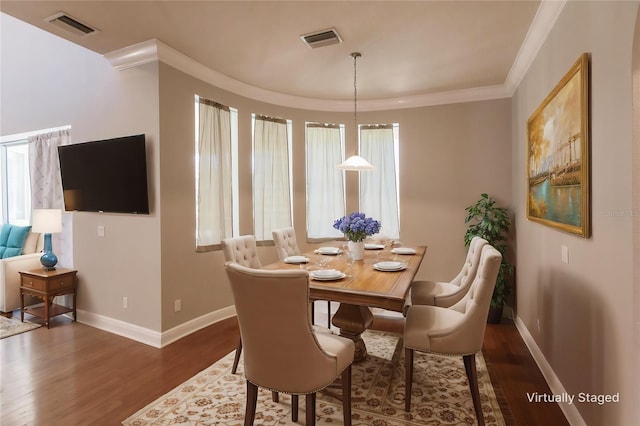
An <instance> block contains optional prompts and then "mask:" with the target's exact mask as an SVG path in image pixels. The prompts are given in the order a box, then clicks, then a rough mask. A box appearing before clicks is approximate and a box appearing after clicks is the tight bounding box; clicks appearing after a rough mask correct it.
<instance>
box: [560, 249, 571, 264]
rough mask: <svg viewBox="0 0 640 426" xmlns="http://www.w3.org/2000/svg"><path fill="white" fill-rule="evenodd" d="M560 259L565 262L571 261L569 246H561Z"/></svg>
mask: <svg viewBox="0 0 640 426" xmlns="http://www.w3.org/2000/svg"><path fill="white" fill-rule="evenodd" d="M560 260H562V261H563V262H564V263H569V247H567V246H560Z"/></svg>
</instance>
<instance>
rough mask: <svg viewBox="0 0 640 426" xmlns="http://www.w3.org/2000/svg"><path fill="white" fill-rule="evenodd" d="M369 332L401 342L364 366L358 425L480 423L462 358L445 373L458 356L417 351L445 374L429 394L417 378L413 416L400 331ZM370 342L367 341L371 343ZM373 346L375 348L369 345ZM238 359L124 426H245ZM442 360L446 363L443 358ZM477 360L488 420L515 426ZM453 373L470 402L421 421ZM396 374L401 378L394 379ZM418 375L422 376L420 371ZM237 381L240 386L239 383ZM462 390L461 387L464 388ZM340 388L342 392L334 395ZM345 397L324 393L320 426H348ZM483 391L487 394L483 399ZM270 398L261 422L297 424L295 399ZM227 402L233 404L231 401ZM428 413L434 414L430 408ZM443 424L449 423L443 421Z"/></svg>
mask: <svg viewBox="0 0 640 426" xmlns="http://www.w3.org/2000/svg"><path fill="white" fill-rule="evenodd" d="M365 334H366V335H367V336H368V337H369V339H374V341H375V339H379V338H381V337H384V338H388V337H391V338H392V339H395V343H394V342H393V341H391V342H390V344H387V345H386V346H385V348H384V351H383V352H378V353H377V354H376V355H375V356H373V357H370V358H369V360H370V361H371V362H370V364H372V365H369V366H367V368H366V369H365V367H364V366H362V367H361V369H363V370H364V371H361V372H360V379H361V380H364V382H362V383H360V387H358V388H352V392H353V393H352V418H353V422H354V424H362V425H369V424H388V425H405V426H406V425H426V424H429V425H431V424H441V423H442V424H456V425H470V424H477V423H476V422H475V415H474V414H473V405H472V403H471V401H470V399H471V398H470V395H468V385H466V376H465V374H464V367H463V365H462V358H461V357H460V359H459V360H456V361H454V362H453V363H449V364H447V362H445V364H442V366H443V367H445V368H444V370H442V369H441V368H437V365H439V364H440V363H442V362H443V361H442V360H443V359H456V358H458V357H447V356H438V355H433V354H429V355H427V354H421V353H416V359H415V360H414V364H416V365H417V364H418V363H422V364H423V370H424V360H421V361H419V358H418V355H420V356H425V357H434V358H436V360H435V361H433V362H434V363H435V364H436V365H435V367H436V368H433V367H434V366H432V368H431V369H428V370H429V371H436V372H440V371H441V370H442V371H443V372H444V373H443V374H442V375H440V376H437V375H436V376H434V378H436V379H438V378H439V380H440V382H438V381H434V382H433V383H431V384H430V385H428V386H427V387H425V388H424V390H425V391H427V390H428V392H425V393H423V392H422V390H423V389H420V391H419V393H418V394H417V395H416V393H415V383H416V382H415V380H416V378H414V395H413V399H414V404H413V405H414V406H415V407H416V408H412V412H411V413H410V414H406V413H404V410H403V409H401V408H398V407H396V405H402V406H404V395H403V394H404V392H399V391H398V389H400V388H402V389H403V387H404V384H403V383H404V378H403V377H399V376H401V375H403V372H404V366H403V365H404V359H403V358H404V356H403V353H404V350H403V345H402V336H401V335H399V334H397V333H390V332H380V331H367V332H366V333H365ZM363 337H364V335H363ZM365 340H366V341H367V340H368V339H365ZM367 345H369V343H368V344H367ZM233 355H234V351H232V352H230V353H229V354H227V355H225V356H224V357H222V358H221V359H219V360H218V361H216V362H215V363H213V364H212V365H210V366H209V367H207V368H205V369H203V370H202V371H200V372H198V373H197V374H195V375H194V376H193V377H191V378H189V379H187V380H186V381H185V382H183V383H182V384H180V385H178V386H176V387H175V388H173V389H172V390H170V391H169V392H167V393H165V394H164V395H162V396H160V397H159V398H157V399H155V400H154V401H152V402H151V403H149V404H147V405H146V406H144V407H143V408H141V409H140V410H138V411H136V412H135V413H134V414H132V415H131V416H129V417H128V418H127V419H125V420H123V421H122V424H123V425H132V426H137V425H169V424H178V423H180V424H192V425H210V424H216V425H217V424H229V425H237V424H241V423H242V419H243V418H244V392H245V386H244V376H243V374H242V360H241V362H240V365H239V368H238V373H237V374H236V375H231V374H230V367H231V362H232V360H233ZM438 358H440V359H441V360H437V359H438ZM458 361H459V364H460V365H459V368H458V366H456V365H455V364H458ZM431 362H432V361H429V363H431ZM476 362H477V365H478V372H479V373H480V371H482V370H485V372H486V373H485V374H483V375H482V376H483V377H480V374H479V381H480V383H481V389H480V391H481V397H482V398H483V400H484V401H483V407H484V406H485V404H488V406H487V407H485V409H488V410H489V411H488V412H486V413H485V420H486V421H487V424H492V425H496V424H498V425H501V424H504V425H505V426H512V425H515V422H514V421H513V417H512V415H511V411H510V410H509V407H508V404H507V403H506V398H505V397H504V393H503V391H502V388H501V387H499V386H497V387H496V385H495V384H494V383H497V382H496V380H495V374H493V375H492V373H491V370H493V368H492V367H491V364H490V362H487V360H486V359H485V357H484V355H483V354H482V353H478V355H477V357H476ZM452 364H453V367H452ZM356 365H359V364H354V366H356ZM447 367H448V368H447ZM372 368H373V370H372ZM416 368H418V367H416ZM450 370H456V373H455V374H457V375H460V374H459V372H458V371H457V370H462V373H461V376H464V382H465V387H464V390H459V388H456V387H455V386H456V385H455V384H454V382H451V386H452V388H451V389H458V390H456V391H455V392H454V393H455V394H457V395H458V396H459V395H460V394H461V393H462V394H466V395H467V396H468V397H469V398H468V399H469V401H466V399H467V398H463V400H464V404H462V403H455V405H454V406H450V408H445V409H444V410H445V411H444V412H442V413H440V414H439V413H438V412H437V411H432V412H430V413H428V414H429V415H428V416H427V417H424V418H423V419H420V418H419V416H424V412H414V410H421V409H422V408H420V407H419V403H420V400H421V399H422V398H428V399H430V400H431V402H429V404H433V403H434V401H435V405H436V406H439V407H438V408H442V407H440V406H441V405H442V404H445V406H446V402H445V401H441V400H440V399H437V398H439V397H438V395H437V392H438V391H443V389H442V383H443V380H444V382H445V383H449V378H450V377H452V376H450V374H451V372H450ZM355 371H356V370H354V377H353V378H354V379H355V378H356V377H355V375H356V374H355ZM447 371H449V372H447ZM393 373H396V374H395V375H394V374H393ZM362 374H364V376H362ZM371 374H373V376H371V377H370V375H371ZM414 374H416V371H415V370H414ZM429 374H433V373H429ZM436 374H437V373H436ZM363 377H364V379H363ZM452 379H453V378H452ZM384 380H390V382H389V383H388V384H386V385H385V384H384V383H382V385H384V386H382V385H381V384H380V383H378V382H384ZM399 380H401V381H399ZM418 380H421V379H418ZM454 380H455V379H454ZM238 381H240V382H238ZM233 382H238V383H236V384H235V385H234V384H233ZM229 383H231V386H235V387H233V388H228V389H225V386H229ZM438 383H440V384H438ZM482 383H484V384H482ZM394 384H395V387H394ZM354 385H355V383H354ZM457 386H460V384H458V385H457ZM212 389H213V393H212ZM229 389H231V392H229ZM334 389H335V390H336V392H333V390H334ZM434 392H436V393H434ZM447 392H449V391H446V392H445V393H447ZM340 393H341V391H340V386H339V385H338V386H337V387H336V383H334V384H333V385H331V386H330V387H329V388H327V390H325V391H323V392H321V393H318V401H317V405H316V410H317V413H318V415H319V416H321V418H320V421H319V423H334V424H342V421H341V419H342V414H341V412H342V411H341V408H340V405H341V403H340V402H339V396H337V395H340ZM381 393H382V394H384V396H382V398H380V395H381ZM400 393H402V395H400V396H402V398H401V400H402V401H400V402H402V404H398V401H399V399H398V398H399V394H400ZM483 393H484V395H482V394H483ZM374 394H375V395H377V397H374V399H373V400H372V401H373V402H374V403H377V404H380V401H379V400H381V401H382V405H380V407H384V409H383V410H381V411H375V409H372V407H370V406H369V403H370V402H371V401H370V400H369V397H371V396H372V395H374ZM270 395H271V394H270V392H267V391H266V390H264V389H260V393H259V395H258V399H259V400H258V406H261V405H262V406H263V412H264V415H263V413H257V415H256V423H255V424H272V425H285V424H286V425H293V424H295V423H292V422H290V420H288V417H289V416H290V397H289V396H288V395H284V394H282V395H281V398H280V402H279V403H272V402H271V398H270ZM454 398H455V397H454ZM225 399H226V400H227V401H225ZM487 399H488V400H487ZM454 402H455V400H454ZM189 404H191V405H189ZM201 404H203V405H201ZM468 404H471V406H470V407H469V406H467V407H466V408H465V407H464V406H466V405H468ZM189 407H191V409H189ZM205 407H206V408H205ZM488 407H492V408H488ZM426 409H427V410H428V411H430V409H429V408H428V407H427V408H426ZM216 410H217V414H216ZM451 410H454V411H451ZM447 412H448V414H447ZM455 412H458V414H457V415H455V414H454V413H455ZM198 413H200V414H198ZM469 413H470V414H469ZM394 415H395V417H394ZM439 415H446V417H439ZM172 416H173V417H172ZM300 416H301V418H304V403H302V404H301V406H300ZM416 416H418V417H416ZM451 416H454V417H455V420H454V417H451ZM457 416H460V417H457ZM439 420H443V421H442V422H441V421H439ZM445 420H446V421H445ZM452 420H454V423H451V421H452ZM434 421H435V423H434Z"/></svg>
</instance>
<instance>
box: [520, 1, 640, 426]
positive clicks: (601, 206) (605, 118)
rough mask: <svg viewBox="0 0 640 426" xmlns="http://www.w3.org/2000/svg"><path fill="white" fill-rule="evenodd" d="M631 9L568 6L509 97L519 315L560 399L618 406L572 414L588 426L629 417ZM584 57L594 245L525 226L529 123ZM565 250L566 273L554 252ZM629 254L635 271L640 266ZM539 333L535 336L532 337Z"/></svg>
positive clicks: (586, 407) (584, 407)
mask: <svg viewBox="0 0 640 426" xmlns="http://www.w3.org/2000/svg"><path fill="white" fill-rule="evenodd" d="M637 9H638V3H637V2H568V3H567V5H566V6H565V8H564V10H563V12H562V14H561V16H560V17H559V19H558V21H557V23H556V25H555V27H554V29H553V30H552V32H551V34H550V35H549V38H548V39H547V41H546V43H545V44H544V46H543V47H542V49H541V50H540V52H539V53H538V55H537V57H536V59H535V61H534V62H533V64H532V66H531V68H530V69H529V71H528V73H527V75H526V77H525V78H524V80H523V81H522V83H521V85H520V86H519V88H518V90H517V92H516V94H515V96H514V97H513V125H514V126H513V148H512V151H513V175H512V178H513V201H514V204H515V206H516V225H517V266H518V287H517V315H518V317H519V318H520V319H521V320H522V322H523V323H524V325H525V326H526V328H527V329H528V331H529V333H530V334H531V335H532V336H533V338H534V339H535V343H536V344H537V346H538V347H539V349H540V350H541V351H542V353H543V354H544V357H545V358H546V360H547V361H548V363H549V364H550V366H551V368H552V369H553V371H554V372H555V374H556V375H557V376H558V378H559V380H560V381H561V383H562V385H563V386H564V388H565V390H566V391H567V392H568V393H569V394H572V395H578V393H579V392H589V393H592V394H615V393H617V392H620V395H621V396H620V398H621V402H620V403H618V404H606V405H603V406H600V405H597V404H583V403H582V404H577V409H578V410H579V412H580V415H581V416H582V418H583V419H584V420H585V421H586V422H587V424H593V425H604V424H608V425H630V424H635V423H637V417H636V418H634V417H633V405H634V403H636V404H637V402H638V399H637V395H635V397H634V393H633V388H634V387H633V380H632V376H631V374H630V372H631V371H632V370H633V366H634V360H635V361H637V353H636V354H634V346H633V336H634V333H633V324H634V323H633V299H632V294H633V279H632V273H633V272H632V271H633V264H634V254H633V244H632V241H633V239H632V217H631V215H630V214H623V215H622V216H616V215H614V214H612V212H613V213H615V212H631V211H632V195H631V194H632V192H631V186H632V168H631V164H632V163H631V158H632V143H631V141H632V138H631V129H632V125H631V56H632V55H631V53H632V41H633V30H634V24H635V20H636V13H637ZM583 52H590V53H591V89H592V92H591V101H592V103H591V106H592V107H591V158H592V165H591V186H592V189H591V199H592V208H591V212H592V230H593V236H592V237H591V238H589V239H583V238H579V237H576V236H572V235H569V234H566V233H563V232H560V231H557V230H555V229H551V228H549V227H545V226H543V225H540V224H538V223H534V222H530V221H528V220H527V219H526V210H525V208H526V181H525V176H526V171H525V170H526V169H525V165H526V164H525V163H526V150H525V147H526V135H525V129H526V122H527V119H528V118H529V116H530V115H531V114H532V113H533V111H534V110H535V109H536V108H537V106H538V105H539V104H540V102H542V100H543V99H544V98H545V96H546V95H547V94H548V93H549V92H550V91H551V90H552V89H553V87H554V86H555V85H556V83H557V82H558V81H559V80H560V79H561V78H562V76H563V75H564V74H565V73H566V72H567V71H568V69H569V68H570V67H571V65H572V64H573V63H574V62H575V61H576V60H577V59H578V57H579V56H580V54H581V53H583ZM563 245H564V246H567V247H568V249H569V264H565V263H562V262H561V261H560V247H561V246H563ZM637 256H638V254H637V253H636V254H635V262H638V259H637ZM538 323H539V328H538Z"/></svg>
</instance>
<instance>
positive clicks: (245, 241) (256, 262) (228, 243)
mask: <svg viewBox="0 0 640 426" xmlns="http://www.w3.org/2000/svg"><path fill="white" fill-rule="evenodd" d="M222 253H223V254H224V260H225V261H227V262H234V263H237V264H239V265H243V266H246V267H249V268H254V269H259V268H262V264H261V263H260V258H259V257H258V250H257V248H256V239H255V237H254V236H253V235H242V236H240V237H234V238H226V239H224V240H222ZM241 353H242V338H240V341H239V342H238V347H237V348H236V356H235V358H234V360H233V366H232V367H231V373H232V374H236V370H237V369H238V362H239V361H240V354H241ZM274 399H275V397H274Z"/></svg>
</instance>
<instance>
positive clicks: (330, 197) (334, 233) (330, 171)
mask: <svg viewBox="0 0 640 426" xmlns="http://www.w3.org/2000/svg"><path fill="white" fill-rule="evenodd" d="M341 162H342V142H341V139H340V128H339V127H338V126H331V127H326V126H323V125H317V124H308V125H307V238H310V239H314V238H318V239H323V238H340V237H342V233H341V232H340V231H338V230H337V229H335V228H334V227H333V222H334V221H335V220H336V219H339V218H341V217H342V216H344V215H345V198H344V172H343V171H342V170H338V169H337V168H336V165H337V164H340V163H341Z"/></svg>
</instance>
